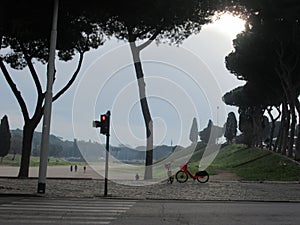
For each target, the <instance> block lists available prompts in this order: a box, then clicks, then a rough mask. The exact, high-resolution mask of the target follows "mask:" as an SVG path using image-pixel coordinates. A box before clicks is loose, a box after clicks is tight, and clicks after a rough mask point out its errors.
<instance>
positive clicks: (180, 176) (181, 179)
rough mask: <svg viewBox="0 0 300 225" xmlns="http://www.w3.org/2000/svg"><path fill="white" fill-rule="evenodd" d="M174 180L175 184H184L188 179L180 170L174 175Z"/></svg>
mask: <svg viewBox="0 0 300 225" xmlns="http://www.w3.org/2000/svg"><path fill="white" fill-rule="evenodd" d="M175 178H176V180H177V182H179V183H184V182H186V181H187V179H188V178H189V177H188V174H187V173H186V172H184V171H182V170H179V171H178V172H177V173H176V175H175Z"/></svg>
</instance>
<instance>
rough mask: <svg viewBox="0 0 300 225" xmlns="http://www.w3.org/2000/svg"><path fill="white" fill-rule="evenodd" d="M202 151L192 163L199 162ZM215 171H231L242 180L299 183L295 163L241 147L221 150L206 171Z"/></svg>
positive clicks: (299, 171) (197, 152) (299, 177)
mask: <svg viewBox="0 0 300 225" xmlns="http://www.w3.org/2000/svg"><path fill="white" fill-rule="evenodd" d="M203 151H204V149H198V151H196V152H195V154H194V155H193V157H192V161H194V162H196V161H199V160H200V158H201V156H202V154H203ZM255 159H256V160H255ZM216 169H223V170H229V171H232V172H234V173H236V174H237V175H238V176H240V177H241V178H242V179H244V180H252V181H266V180H268V181H300V166H299V165H298V164H297V163H295V162H293V161H291V160H290V159H287V158H285V157H283V156H281V155H279V154H275V153H272V152H269V151H267V150H264V149H259V148H246V147H245V146H243V145H228V146H226V147H223V148H221V150H220V152H219V154H218V155H217V157H216V158H215V160H214V161H213V163H212V164H211V165H210V166H209V168H208V169H207V170H208V171H209V173H210V174H214V173H215V171H216Z"/></svg>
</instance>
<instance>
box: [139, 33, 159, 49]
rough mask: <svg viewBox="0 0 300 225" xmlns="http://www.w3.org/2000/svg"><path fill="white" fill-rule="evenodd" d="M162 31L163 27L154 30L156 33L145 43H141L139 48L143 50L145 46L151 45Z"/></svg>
mask: <svg viewBox="0 0 300 225" xmlns="http://www.w3.org/2000/svg"><path fill="white" fill-rule="evenodd" d="M160 32H161V29H156V31H155V32H154V34H153V35H152V36H151V37H150V38H149V40H147V41H146V42H144V43H143V44H141V45H139V46H138V47H137V48H138V50H139V51H141V50H143V49H144V48H146V47H147V46H148V45H150V44H151V43H152V42H153V40H155V38H156V37H157V36H158V35H159V33H160Z"/></svg>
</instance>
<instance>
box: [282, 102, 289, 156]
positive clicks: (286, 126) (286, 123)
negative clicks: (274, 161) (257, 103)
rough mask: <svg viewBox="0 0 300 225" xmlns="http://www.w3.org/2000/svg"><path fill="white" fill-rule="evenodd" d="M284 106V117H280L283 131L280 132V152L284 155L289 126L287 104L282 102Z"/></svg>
mask: <svg viewBox="0 0 300 225" xmlns="http://www.w3.org/2000/svg"><path fill="white" fill-rule="evenodd" d="M283 107H284V111H285V113H284V118H282V119H283V120H282V122H283V133H282V145H281V149H280V150H281V154H282V155H286V153H287V152H286V150H287V144H288V137H289V127H290V112H289V109H288V105H287V104H283Z"/></svg>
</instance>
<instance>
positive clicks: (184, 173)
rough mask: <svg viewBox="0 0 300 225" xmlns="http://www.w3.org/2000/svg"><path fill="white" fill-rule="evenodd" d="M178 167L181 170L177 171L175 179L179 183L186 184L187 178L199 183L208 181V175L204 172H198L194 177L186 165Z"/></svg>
mask: <svg viewBox="0 0 300 225" xmlns="http://www.w3.org/2000/svg"><path fill="white" fill-rule="evenodd" d="M179 167H180V168H181V170H179V171H178V172H177V173H176V175H175V178H176V180H177V181H178V182H179V183H184V182H186V181H187V180H188V178H189V177H191V178H193V179H194V180H196V179H197V181H199V182H200V183H206V182H207V181H208V180H209V174H208V173H207V171H205V170H202V171H198V172H197V173H196V174H195V175H193V174H192V173H191V171H190V170H189V169H188V163H184V164H181V165H180V166H179Z"/></svg>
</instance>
